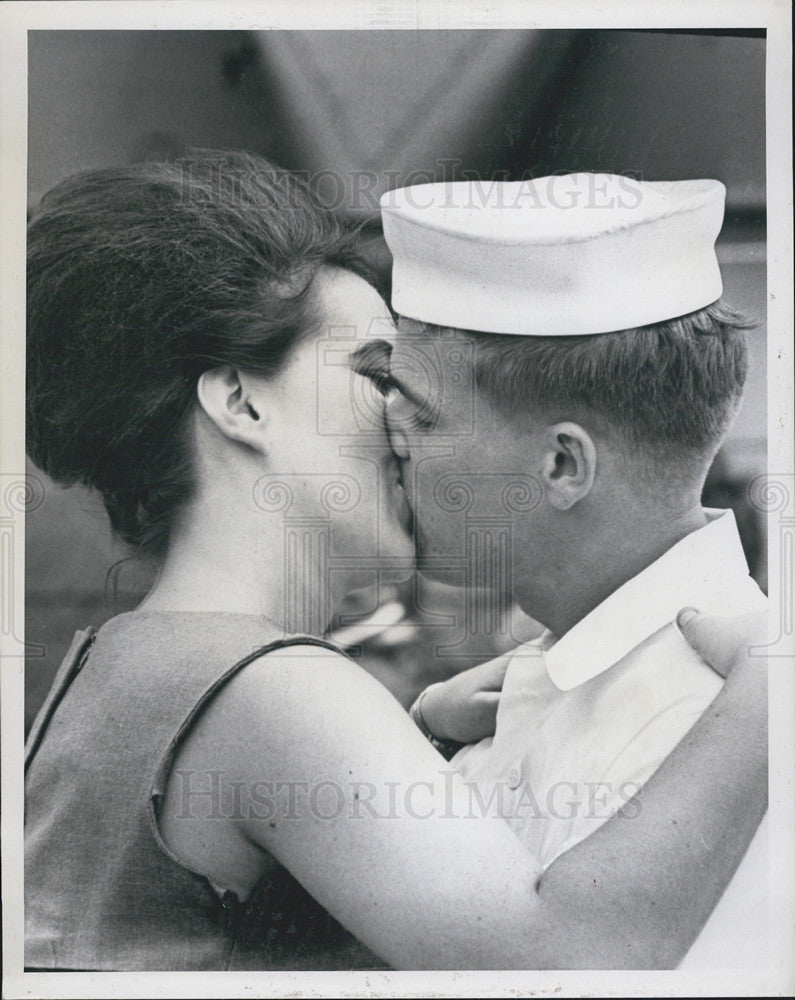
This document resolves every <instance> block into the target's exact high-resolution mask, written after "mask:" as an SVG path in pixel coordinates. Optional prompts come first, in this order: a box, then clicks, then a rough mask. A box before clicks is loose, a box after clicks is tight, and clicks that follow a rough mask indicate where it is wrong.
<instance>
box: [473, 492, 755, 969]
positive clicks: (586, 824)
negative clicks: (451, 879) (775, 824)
mask: <svg viewBox="0 0 795 1000" xmlns="http://www.w3.org/2000/svg"><path fill="white" fill-rule="evenodd" d="M706 513H707V517H708V519H709V523H708V524H707V525H706V526H705V527H703V528H700V529H699V530H697V531H695V532H693V533H692V534H690V535H688V536H687V537H686V538H684V539H682V540H681V541H680V542H678V543H677V544H676V545H674V546H673V547H672V548H671V549H669V550H668V551H667V552H666V553H664V555H662V556H661V557H660V558H659V559H658V560H657V561H656V562H654V563H653V564H652V565H651V566H649V567H647V568H646V569H645V570H643V571H642V572H641V573H639V574H638V575H637V576H635V577H633V578H632V579H631V580H629V581H628V582H627V583H625V584H624V585H623V586H622V587H620V588H619V589H618V590H616V591H615V592H614V593H612V594H611V595H610V596H609V597H608V598H607V599H606V600H604V601H603V602H602V603H601V604H600V605H599V606H598V607H597V608H595V609H594V610H593V611H592V612H591V613H590V614H588V615H587V616H586V617H585V618H584V619H582V621H580V622H579V623H578V624H577V625H576V626H574V628H572V629H571V630H570V631H569V632H567V633H566V634H565V635H564V636H563V638H561V639H559V640H556V639H555V637H554V636H553V635H552V634H551V633H550V632H546V633H545V634H544V635H542V636H541V637H540V638H539V639H536V640H534V641H533V642H530V643H526V644H525V645H523V646H520V647H519V648H518V649H517V650H515V651H514V652H513V653H512V654H510V662H509V665H508V669H507V671H506V674H505V681H504V684H503V689H502V695H501V697H500V703H499V708H498V710H497V726H496V732H495V735H494V736H493V737H490V738H488V739H485V740H482V741H481V742H480V743H477V744H473V745H472V746H468V747H465V748H464V749H463V750H461V751H460V752H459V753H458V754H457V755H456V756H455V757H454V758H453V764H454V765H455V766H456V767H457V768H458V769H459V770H460V771H461V772H463V774H464V776H465V777H466V778H468V779H471V780H472V781H473V782H475V783H476V784H477V787H478V789H479V793H480V795H481V796H482V800H483V801H484V802H488V801H489V800H491V805H492V807H496V808H497V810H498V811H499V812H500V813H502V815H504V816H506V818H507V819H508V822H509V823H510V825H511V826H512V828H513V830H514V832H515V833H516V834H517V836H518V837H519V838H520V839H521V840H522V842H523V843H524V844H525V846H526V847H527V848H528V850H530V851H531V852H532V853H533V854H534V855H535V857H537V858H538V859H539V861H540V863H541V864H542V865H543V866H544V867H547V866H548V865H549V864H551V863H552V861H554V860H555V858H556V857H558V855H560V854H562V853H563V852H564V851H566V850H569V849H570V848H571V847H573V846H574V845H575V844H577V843H579V842H580V841H581V840H583V839H584V838H585V837H587V836H589V835H590V834H591V833H593V832H594V831H595V830H597V829H598V828H599V827H600V826H601V825H602V824H603V823H605V822H606V821H607V820H608V819H609V818H610V816H612V815H613V814H614V813H615V812H616V810H617V809H619V808H620V807H621V806H622V805H623V804H624V803H625V802H626V801H627V800H628V799H630V798H631V797H632V796H633V795H634V794H635V793H636V792H637V790H638V788H639V787H640V786H641V785H642V784H643V783H644V782H645V781H647V780H648V778H649V777H650V776H651V775H652V774H653V773H654V771H655V770H656V769H657V768H658V767H659V766H660V764H661V763H662V762H663V760H664V759H665V758H666V757H667V756H668V754H669V753H670V752H671V751H672V750H673V748H674V747H675V746H676V745H677V743H679V741H680V740H681V739H682V737H683V736H684V735H685V734H686V733H687V732H688V730H689V729H690V728H691V727H692V726H693V725H694V723H695V722H696V721H697V719H698V718H699V716H700V715H701V714H702V712H703V711H704V710H705V709H706V707H707V706H708V705H709V704H710V702H711V701H712V700H713V699H714V697H715V695H716V694H717V693H718V691H719V690H720V688H721V686H722V684H723V681H722V679H721V678H720V677H719V676H718V674H716V673H715V672H714V671H713V670H712V669H711V668H710V667H709V666H708V665H707V664H705V663H704V661H703V660H701V658H700V657H699V656H698V655H697V654H696V653H695V651H694V650H693V649H692V647H691V646H690V645H689V644H688V643H687V641H686V640H685V639H684V638H683V636H682V635H681V633H680V632H679V630H678V628H677V626H676V624H675V618H676V614H677V612H678V611H679V609H680V608H682V607H684V606H686V605H692V606H694V607H696V608H699V609H700V610H701V611H703V612H705V613H707V614H722V615H733V614H745V613H747V612H749V611H759V610H764V609H765V607H766V598H765V596H764V594H763V593H762V591H761V590H760V589H759V587H758V586H757V584H756V583H755V582H754V581H753V580H752V579H751V577H750V576H749V575H748V565H747V563H746V561H745V556H744V554H743V551H742V547H741V545H740V539H739V536H738V534H737V527H736V524H735V520H734V514H733V513H732V512H731V511H707V512H706ZM642 801H643V797H642V795H641V797H640V802H641V808H642ZM765 838H766V829H765V824H763V825H762V828H760V831H759V833H758V834H757V837H756V838H755V840H754V843H753V844H752V847H751V849H749V851H748V853H747V855H746V858H745V860H744V862H743V864H742V865H741V867H740V869H739V870H738V872H737V875H736V876H735V879H734V880H733V882H732V884H730V886H729V887H728V889H727V891H726V893H725V894H724V897H723V900H722V901H721V903H720V904H719V905H718V907H717V908H716V910H715V913H714V914H713V916H712V917H711V918H710V920H709V921H708V922H707V925H706V926H705V928H704V930H703V931H702V934H701V935H700V936H699V938H698V940H697V942H696V944H695V945H694V946H693V949H692V950H691V952H690V953H689V955H688V957H687V958H686V959H685V961H684V963H683V967H684V966H685V965H688V960H689V959H690V958H691V956H693V958H694V959H695V958H696V957H697V956H698V965H699V967H708V966H710V964H712V963H713V962H715V963H717V964H720V965H721V966H722V967H724V968H725V967H726V954H727V953H726V950H725V949H726V947H727V945H728V946H729V947H733V946H732V945H730V944H729V941H727V937H726V926H725V925H727V924H728V925H729V926H730V927H731V929H732V930H731V934H730V938H734V937H737V944H738V950H735V951H734V952H729V953H728V954H729V955H731V956H732V957H735V958H737V959H738V963H737V964H738V966H740V965H745V964H747V962H746V961H743V960H741V959H740V958H739V957H738V956H739V955H740V952H742V953H743V954H747V957H748V960H749V961H751V962H752V963H753V961H755V960H756V959H759V956H758V955H756V951H757V949H758V948H760V947H761V935H762V934H763V933H764V921H763V920H760V919H759V912H760V910H759V907H760V906H763V901H764V900H765V899H766V897H767V884H766V880H767V868H766V861H765V851H764V849H763V848H764V841H765ZM749 867H750V868H751V869H752V870H750V871H749ZM735 883H736V884H740V883H742V885H743V887H744V889H743V891H742V893H740V892H738V890H737V889H736V888H735ZM754 888H755V889H756V896H755V900H756V902H755V904H754V906H755V907H756V908H755V909H754V907H752V906H751V903H752V901H751V900H750V899H748V898H747V893H748V891H753V890H754ZM738 897H742V898H738ZM732 900H734V901H735V902H733V903H732ZM738 905H739V909H738ZM727 907H728V912H727ZM751 912H753V913H755V917H754V920H753V923H752V924H751V922H750V921H749V919H748V914H749V913H751ZM742 916H744V917H745V919H740V917H742ZM713 938H714V941H715V946H716V948H717V952H716V951H715V948H713V947H711V945H710V941H711V940H712V939H713ZM759 960H760V961H761V959H759ZM690 967H696V964H695V962H694V963H693V964H691V965H690Z"/></svg>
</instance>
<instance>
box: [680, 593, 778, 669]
mask: <svg viewBox="0 0 795 1000" xmlns="http://www.w3.org/2000/svg"><path fill="white" fill-rule="evenodd" d="M676 624H677V625H678V626H679V631H680V632H681V633H682V635H683V636H684V637H685V639H687V641H688V642H689V643H690V645H691V646H692V647H693V649H695V651H696V652H697V653H698V654H699V656H701V657H702V658H703V659H704V660H706V661H707V663H708V664H709V665H710V666H711V667H712V669H713V670H715V671H716V672H717V673H719V674H720V675H721V676H722V677H727V676H728V675H729V673H730V672H731V671H732V670H733V669H734V667H735V666H736V665H737V664H738V663H742V662H744V661H746V660H751V659H760V660H761V659H762V657H759V656H753V654H752V652H751V650H752V649H753V648H755V647H763V646H764V645H765V644H766V642H767V614H766V612H764V611H762V612H758V613H754V614H748V615H741V616H735V617H722V616H720V615H703V614H701V612H700V611H698V609H697V608H682V610H681V611H680V612H679V614H678V615H677V616H676Z"/></svg>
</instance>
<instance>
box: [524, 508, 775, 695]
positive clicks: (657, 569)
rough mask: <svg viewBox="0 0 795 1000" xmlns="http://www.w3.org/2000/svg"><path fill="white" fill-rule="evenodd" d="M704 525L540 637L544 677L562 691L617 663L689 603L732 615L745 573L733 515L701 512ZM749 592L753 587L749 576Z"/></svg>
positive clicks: (724, 512) (701, 608)
mask: <svg viewBox="0 0 795 1000" xmlns="http://www.w3.org/2000/svg"><path fill="white" fill-rule="evenodd" d="M704 513H705V514H706V516H707V518H708V523H707V524H706V525H705V526H704V527H703V528H699V529H698V530H696V531H694V532H692V533H691V534H689V535H687V536H686V537H685V538H683V539H682V540H681V541H679V542H677V543H676V545H674V546H673V547H672V548H670V549H668V551H667V552H665V553H663V555H662V556H660V558H659V559H657V560H656V561H655V562H653V563H652V564H651V566H647V567H646V569H644V570H642V571H641V572H640V573H638V575H637V576H634V577H632V579H631V580H628V581H627V582H626V583H625V584H623V585H622V586H621V587H619V588H618V590H615V591H613V593H612V594H610V596H609V597H607V598H606V599H605V600H604V601H602V603H601V604H599V605H598V606H597V607H596V608H594V610H593V611H591V612H590V613H589V614H588V615H586V616H585V618H583V619H582V621H580V622H578V623H577V624H576V625H575V626H574V627H573V628H572V629H570V630H569V631H568V632H567V633H566V634H565V635H564V636H563V637H562V638H561V639H557V640H556V639H555V636H554V635H552V633H551V632H546V633H545V634H544V635H543V636H542V637H541V642H540V645H541V648H542V649H543V650H544V662H545V665H546V668H547V672H548V674H549V676H550V679H551V680H552V682H553V683H554V684H555V686H556V687H558V688H559V689H560V690H561V691H568V690H570V689H571V688H575V687H577V686H578V685H580V684H584V683H585V682H586V681H589V680H591V679H592V678H594V677H596V676H597V675H598V674H601V673H602V672H603V671H605V670H607V669H608V668H609V667H611V666H613V664H614V663H618V661H619V660H621V659H623V658H624V657H625V656H626V655H627V654H628V653H630V652H631V651H632V650H633V649H634V648H635V647H636V646H639V645H640V643H642V642H643V641H644V640H645V639H647V638H648V637H649V636H651V635H653V634H654V633H655V632H657V631H659V630H660V629H661V628H663V627H664V626H665V625H667V624H669V623H670V622H672V621H674V620H675V619H676V615H677V612H678V611H679V610H680V608H683V607H685V606H687V605H693V606H695V607H697V608H698V609H699V610H701V611H706V612H709V613H713V614H714V613H722V614H727V613H731V612H730V609H729V605H730V604H735V605H736V602H737V599H738V598H739V597H740V594H739V593H738V590H739V591H743V590H744V588H743V587H742V586H740V587H739V588H738V581H742V579H743V578H746V579H747V578H748V564H747V562H746V560H745V555H744V554H743V550H742V545H741V544H740V536H739V534H738V532H737V524H736V522H735V519H734V513H733V512H732V511H731V510H705V512H704ZM751 583H752V585H753V586H754V589H757V588H756V586H755V584H753V582H752V581H751Z"/></svg>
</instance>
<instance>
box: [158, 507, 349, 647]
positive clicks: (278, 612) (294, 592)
mask: <svg viewBox="0 0 795 1000" xmlns="http://www.w3.org/2000/svg"><path fill="white" fill-rule="evenodd" d="M230 520H231V519H230ZM255 528H256V530H255V531H248V530H246V526H245V525H244V524H242V523H240V524H238V525H237V526H231V527H230V524H229V523H228V522H227V523H226V524H224V525H223V527H221V526H220V525H218V524H209V523H206V519H204V518H202V517H201V516H195V517H194V516H190V517H186V518H185V519H183V522H182V523H181V524H178V525H177V526H175V529H174V531H173V532H172V537H171V540H170V544H169V549H168V553H167V555H166V558H165V560H164V562H163V566H162V568H161V570H160V572H159V574H158V576H157V579H156V581H155V584H154V586H153V587H152V589H151V590H150V592H149V594H148V595H147V597H146V598H145V599H144V601H143V603H142V604H141V607H142V608H147V609H149V610H163V611H166V610H168V611H226V612H234V613H242V614H252V615H258V616H262V617H265V618H268V619H270V620H271V621H272V622H274V623H275V624H276V625H277V626H278V627H279V628H281V629H283V630H284V631H285V632H300V633H308V634H310V635H322V634H323V633H324V632H325V630H326V629H327V628H328V625H329V623H330V621H331V616H332V613H333V609H334V607H335V603H336V600H337V599H338V598H339V597H341V595H337V594H335V593H334V592H333V591H334V589H335V588H333V587H332V585H331V582H330V578H329V574H328V572H327V567H326V566H325V563H324V555H325V547H324V545H323V544H322V539H321V538H319V537H318V538H313V537H312V531H311V530H306V529H305V530H303V531H301V532H300V533H298V534H296V532H295V531H293V530H292V529H291V527H290V525H286V524H285V522H284V521H283V520H281V519H278V518H275V519H273V520H271V519H270V518H268V517H267V516H266V515H260V519H259V521H258V523H257V524H256V525H255Z"/></svg>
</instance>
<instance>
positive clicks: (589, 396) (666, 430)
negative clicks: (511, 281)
mask: <svg viewBox="0 0 795 1000" xmlns="http://www.w3.org/2000/svg"><path fill="white" fill-rule="evenodd" d="M754 325H755V324H754V323H752V322H749V321H748V320H747V319H745V318H743V317H742V316H741V315H740V314H739V313H737V312H735V311H734V310H732V309H731V308H729V307H728V306H727V305H725V304H724V303H723V302H722V301H721V300H719V301H717V302H715V303H713V304H712V305H709V306H706V307H705V308H704V309H699V310H698V311H697V312H693V313H689V314H688V315H686V316H680V317H677V318H675V319H671V320H667V321H666V322H663V323H656V324H654V325H651V326H644V327H639V328H637V329H633V330H620V331H616V332H614V333H603V334H595V335H592V336H576V337H522V336H516V335H502V334H489V333H474V332H467V331H463V334H464V336H468V337H470V338H472V339H473V340H474V341H475V343H476V347H477V349H476V351H475V361H474V365H475V377H476V382H477V385H478V387H479V388H480V389H481V390H482V391H483V392H484V393H485V394H486V395H487V397H488V398H489V400H490V401H491V403H492V404H493V405H494V407H495V408H496V409H497V410H498V411H500V412H502V413H503V414H504V415H506V416H509V417H517V416H522V415H524V414H531V413H536V412H543V413H544V415H545V417H546V416H547V415H549V416H550V417H551V419H553V420H556V421H557V420H565V419H573V420H577V421H578V422H583V423H588V422H590V423H594V422H595V423H596V424H597V425H598V426H599V427H600V428H601V429H602V431H603V432H605V433H608V434H610V433H611V432H612V433H613V434H616V433H618V434H620V435H621V437H622V438H623V440H624V441H625V442H626V443H627V444H629V445H630V446H637V448H638V449H639V450H640V451H641V452H648V451H650V450H651V451H653V452H654V453H655V454H657V455H666V456H670V457H679V458H681V457H682V455H683V452H684V453H690V455H691V456H692V457H693V458H699V459H702V458H706V459H707V460H709V459H711V458H712V457H713V456H714V454H715V452H716V451H717V449H718V446H719V444H720V442H721V440H722V438H723V436H724V435H725V433H726V431H727V429H728V427H729V425H730V423H731V421H732V419H733V417H734V416H735V414H736V412H737V409H738V407H739V404H740V399H741V396H742V390H743V385H744V382H745V377H746V372H747V367H748V359H747V347H746V343H745V336H744V330H746V329H749V328H750V327H752V326H754ZM437 330H441V328H437ZM699 464H700V463H699Z"/></svg>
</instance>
